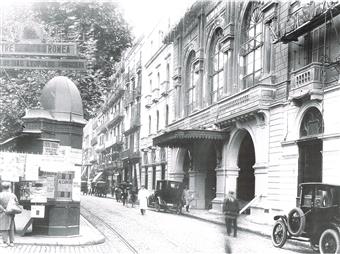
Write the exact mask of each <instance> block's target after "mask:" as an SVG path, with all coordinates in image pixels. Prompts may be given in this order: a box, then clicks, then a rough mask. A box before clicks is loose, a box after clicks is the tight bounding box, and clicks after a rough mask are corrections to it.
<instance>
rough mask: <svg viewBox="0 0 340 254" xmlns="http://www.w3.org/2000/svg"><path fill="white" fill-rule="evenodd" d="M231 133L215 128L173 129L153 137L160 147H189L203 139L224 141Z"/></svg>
mask: <svg viewBox="0 0 340 254" xmlns="http://www.w3.org/2000/svg"><path fill="white" fill-rule="evenodd" d="M228 137H229V134H228V133H226V132H222V131H215V130H193V129H190V130H180V129H178V130H173V131H169V132H166V133H163V134H161V135H159V136H157V137H155V138H153V145H154V146H160V147H187V146H190V145H192V144H193V143H195V142H200V141H203V140H211V141H221V142H222V141H224V140H226V139H227V138H228Z"/></svg>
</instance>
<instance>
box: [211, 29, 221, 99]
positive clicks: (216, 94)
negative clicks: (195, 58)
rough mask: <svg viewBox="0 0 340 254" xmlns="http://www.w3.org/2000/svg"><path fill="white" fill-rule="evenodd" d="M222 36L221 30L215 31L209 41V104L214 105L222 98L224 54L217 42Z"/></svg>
mask: <svg viewBox="0 0 340 254" xmlns="http://www.w3.org/2000/svg"><path fill="white" fill-rule="evenodd" d="M221 36H222V29H220V28H219V29H217V30H216V31H215V33H214V35H213V37H212V39H211V44H210V51H209V65H210V68H209V71H210V75H209V76H210V102H211V103H214V102H216V101H217V100H218V99H219V98H221V97H222V93H223V82H224V77H223V76H224V75H223V67H224V54H223V52H222V51H221V45H220V43H219V40H220V38H221Z"/></svg>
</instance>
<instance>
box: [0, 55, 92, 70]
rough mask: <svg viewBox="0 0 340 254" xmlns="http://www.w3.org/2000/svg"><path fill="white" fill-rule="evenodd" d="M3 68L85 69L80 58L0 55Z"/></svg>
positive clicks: (0, 63)
mask: <svg viewBox="0 0 340 254" xmlns="http://www.w3.org/2000/svg"><path fill="white" fill-rule="evenodd" d="M0 68H3V69H48V70H85V69H86V61H85V60H80V59H51V58H50V59H36V58H6V57H0Z"/></svg>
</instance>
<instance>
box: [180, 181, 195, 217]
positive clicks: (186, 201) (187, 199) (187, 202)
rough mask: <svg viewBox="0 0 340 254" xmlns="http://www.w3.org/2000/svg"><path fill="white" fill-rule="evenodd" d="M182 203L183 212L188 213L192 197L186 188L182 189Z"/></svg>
mask: <svg viewBox="0 0 340 254" xmlns="http://www.w3.org/2000/svg"><path fill="white" fill-rule="evenodd" d="M182 200H183V203H184V205H185V210H186V211H187V212H188V213H189V212H190V211H189V208H190V203H191V201H192V200H193V198H192V195H191V193H190V191H189V189H188V186H185V187H184V190H183V197H182Z"/></svg>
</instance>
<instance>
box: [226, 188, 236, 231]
mask: <svg viewBox="0 0 340 254" xmlns="http://www.w3.org/2000/svg"><path fill="white" fill-rule="evenodd" d="M238 211H239V204H238V201H237V199H236V197H235V192H233V191H229V193H228V196H227V197H226V199H225V200H224V202H223V213H224V214H225V223H226V227H227V234H228V235H230V234H231V228H232V226H233V230H234V237H236V236H237V216H238Z"/></svg>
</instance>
